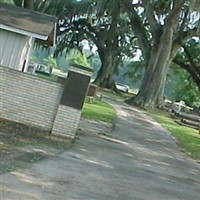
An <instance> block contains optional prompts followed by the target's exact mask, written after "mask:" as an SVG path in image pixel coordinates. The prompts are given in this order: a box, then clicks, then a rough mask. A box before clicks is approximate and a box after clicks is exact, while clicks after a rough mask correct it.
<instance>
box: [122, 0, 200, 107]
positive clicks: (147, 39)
mask: <svg viewBox="0 0 200 200" xmlns="http://www.w3.org/2000/svg"><path fill="white" fill-rule="evenodd" d="M123 2H124V8H125V10H126V12H127V13H128V15H129V18H130V23H131V26H132V28H133V32H134V34H135V35H136V37H137V39H138V43H139V46H140V48H141V50H142V53H143V57H144V60H145V64H146V70H145V74H144V78H143V81H142V85H141V88H140V91H139V93H138V94H137V95H136V96H135V97H132V98H131V99H129V101H128V102H129V103H130V104H134V105H137V106H140V107H143V108H145V107H155V106H157V105H158V106H159V105H160V104H162V100H163V91H164V83H165V79H166V75H167V72H168V69H169V66H170V64H171V62H172V60H173V59H174V57H175V56H176V54H177V52H178V50H179V49H180V47H181V46H182V45H183V44H185V43H186V41H187V40H188V39H189V38H191V37H192V36H195V35H196V36H198V35H199V33H200V20H199V18H200V2H199V1H198V0H196V1H195V0H194V1H193V3H191V1H188V0H179V1H177V0H159V1H157V0H152V1H149V0H139V1H138V3H136V4H133V3H132V1H129V0H127V1H123Z"/></svg>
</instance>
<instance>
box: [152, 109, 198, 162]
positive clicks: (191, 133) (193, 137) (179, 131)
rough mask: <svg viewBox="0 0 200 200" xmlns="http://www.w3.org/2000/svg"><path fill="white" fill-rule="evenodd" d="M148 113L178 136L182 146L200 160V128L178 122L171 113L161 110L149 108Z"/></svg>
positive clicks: (190, 154) (186, 151)
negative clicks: (196, 128)
mask: <svg viewBox="0 0 200 200" xmlns="http://www.w3.org/2000/svg"><path fill="white" fill-rule="evenodd" d="M148 114H149V115H151V116H152V117H153V118H154V119H155V120H156V121H157V122H159V123H160V124H161V125H162V126H163V127H165V128H167V129H168V130H169V131H170V132H171V133H172V134H173V135H174V136H175V137H176V138H177V141H178V144H179V146H180V148H181V149H182V150H183V151H184V152H185V153H187V154H188V155H189V156H191V157H192V158H193V159H195V160H198V161H199V162H200V134H199V133H198V130H195V129H192V128H188V127H185V126H181V125H179V124H177V123H176V122H175V121H174V120H173V118H171V117H170V115H169V113H166V112H163V111H160V110H149V111H148Z"/></svg>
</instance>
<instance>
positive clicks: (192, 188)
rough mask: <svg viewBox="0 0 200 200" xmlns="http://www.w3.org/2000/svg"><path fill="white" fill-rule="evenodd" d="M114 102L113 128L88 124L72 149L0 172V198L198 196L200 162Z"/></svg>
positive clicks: (194, 199)
mask: <svg viewBox="0 0 200 200" xmlns="http://www.w3.org/2000/svg"><path fill="white" fill-rule="evenodd" d="M114 106H115V107H116V109H117V111H118V118H117V120H116V124H115V127H114V130H113V132H112V133H105V131H104V129H103V128H102V129H101V128H99V129H98V130H97V131H85V130H84V132H82V133H81V134H78V137H77V139H76V140H75V143H74V145H73V146H72V148H71V149H70V150H68V151H66V152H64V153H62V154H60V155H57V156H54V157H51V158H48V159H44V160H42V161H40V162H37V163H35V164H33V165H32V166H31V168H27V169H24V170H17V171H14V172H12V173H7V174H3V175H1V176H0V178H1V189H0V191H1V200H199V198H200V165H199V164H197V163H196V162H195V161H193V160H191V159H190V158H188V157H187V156H185V155H184V154H183V153H181V152H180V150H179V148H178V146H177V145H176V141H175V139H174V138H173V137H172V136H171V135H170V133H168V132H167V131H166V130H165V129H164V128H162V127H161V126H160V125H159V124H157V123H156V122H155V121H153V120H152V119H151V118H149V117H147V116H146V115H145V114H144V113H143V112H141V111H139V110H137V109H135V108H130V107H128V106H126V105H117V104H114ZM96 132H99V133H100V134H97V133H96ZM102 133H103V134H102Z"/></svg>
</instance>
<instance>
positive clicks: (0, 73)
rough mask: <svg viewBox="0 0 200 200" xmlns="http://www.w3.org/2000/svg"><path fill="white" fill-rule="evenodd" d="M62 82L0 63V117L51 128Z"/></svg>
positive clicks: (46, 128)
mask: <svg viewBox="0 0 200 200" xmlns="http://www.w3.org/2000/svg"><path fill="white" fill-rule="evenodd" d="M62 91H63V85H62V84H59V83H55V82H51V81H48V80H44V79H41V78H38V77H36V76H33V75H30V74H26V73H23V72H20V71H17V70H12V69H9V68H6V67H2V66H0V118H4V119H8V120H12V121H15V122H19V123H24V124H27V125H30V126H36V127H40V128H43V129H45V130H49V131H50V130H51V129H52V127H53V123H54V120H55V117H56V113H57V109H58V107H59V103H60V98H61V95H62Z"/></svg>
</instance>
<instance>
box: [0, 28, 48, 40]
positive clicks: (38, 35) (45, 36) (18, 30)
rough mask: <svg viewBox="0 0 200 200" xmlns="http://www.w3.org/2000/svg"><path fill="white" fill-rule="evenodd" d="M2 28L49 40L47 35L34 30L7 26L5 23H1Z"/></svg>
mask: <svg viewBox="0 0 200 200" xmlns="http://www.w3.org/2000/svg"><path fill="white" fill-rule="evenodd" d="M0 29H3V30H6V31H10V32H14V33H18V34H21V35H26V36H30V37H33V38H37V39H40V40H47V39H48V36H47V35H41V34H37V33H32V32H29V31H25V30H21V29H17V28H13V27H10V26H6V25H4V24H0Z"/></svg>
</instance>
